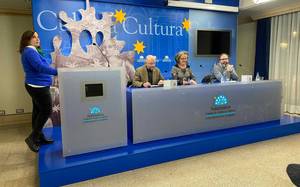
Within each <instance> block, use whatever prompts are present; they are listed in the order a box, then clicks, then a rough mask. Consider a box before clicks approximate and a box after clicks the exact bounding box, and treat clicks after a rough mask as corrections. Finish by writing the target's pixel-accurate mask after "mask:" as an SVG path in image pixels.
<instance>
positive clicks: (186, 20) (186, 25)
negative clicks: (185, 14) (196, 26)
mask: <svg viewBox="0 0 300 187" xmlns="http://www.w3.org/2000/svg"><path fill="white" fill-rule="evenodd" d="M182 27H183V28H184V29H185V30H186V31H188V30H189V29H190V27H191V22H190V20H188V19H186V18H184V21H183V22H182Z"/></svg>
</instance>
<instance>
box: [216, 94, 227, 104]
mask: <svg viewBox="0 0 300 187" xmlns="http://www.w3.org/2000/svg"><path fill="white" fill-rule="evenodd" d="M214 100H215V102H214V103H215V106H223V105H227V104H228V99H227V97H226V96H224V95H219V96H217V97H215V98H214Z"/></svg>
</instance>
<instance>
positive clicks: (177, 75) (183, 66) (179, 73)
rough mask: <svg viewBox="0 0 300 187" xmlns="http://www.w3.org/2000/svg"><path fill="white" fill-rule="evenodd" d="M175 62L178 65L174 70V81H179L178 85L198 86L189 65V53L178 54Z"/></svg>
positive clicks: (181, 52)
mask: <svg viewBox="0 0 300 187" xmlns="http://www.w3.org/2000/svg"><path fill="white" fill-rule="evenodd" d="M175 61H176V64H175V66H173V68H172V79H174V80H177V81H178V85H189V84H197V82H196V79H195V76H194V74H193V73H192V70H191V68H190V66H189V65H188V52H186V51H180V52H178V53H177V54H176V56H175Z"/></svg>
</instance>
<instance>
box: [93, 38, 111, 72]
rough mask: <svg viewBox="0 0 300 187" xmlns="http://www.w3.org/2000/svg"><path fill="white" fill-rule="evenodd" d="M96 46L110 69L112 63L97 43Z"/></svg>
mask: <svg viewBox="0 0 300 187" xmlns="http://www.w3.org/2000/svg"><path fill="white" fill-rule="evenodd" d="M93 45H94V46H96V47H97V49H98V50H99V51H100V53H101V54H102V56H103V57H104V58H105V60H106V62H107V66H108V67H110V62H109V60H108V58H107V56H106V55H105V54H104V52H103V51H102V48H101V47H99V46H98V45H97V44H96V43H93Z"/></svg>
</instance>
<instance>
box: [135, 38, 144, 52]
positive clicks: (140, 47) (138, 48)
mask: <svg viewBox="0 0 300 187" xmlns="http://www.w3.org/2000/svg"><path fill="white" fill-rule="evenodd" d="M133 46H134V50H135V51H136V52H137V53H138V54H140V53H141V52H142V53H144V48H145V47H146V46H144V42H140V41H138V40H137V41H136V43H135V44H133Z"/></svg>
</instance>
